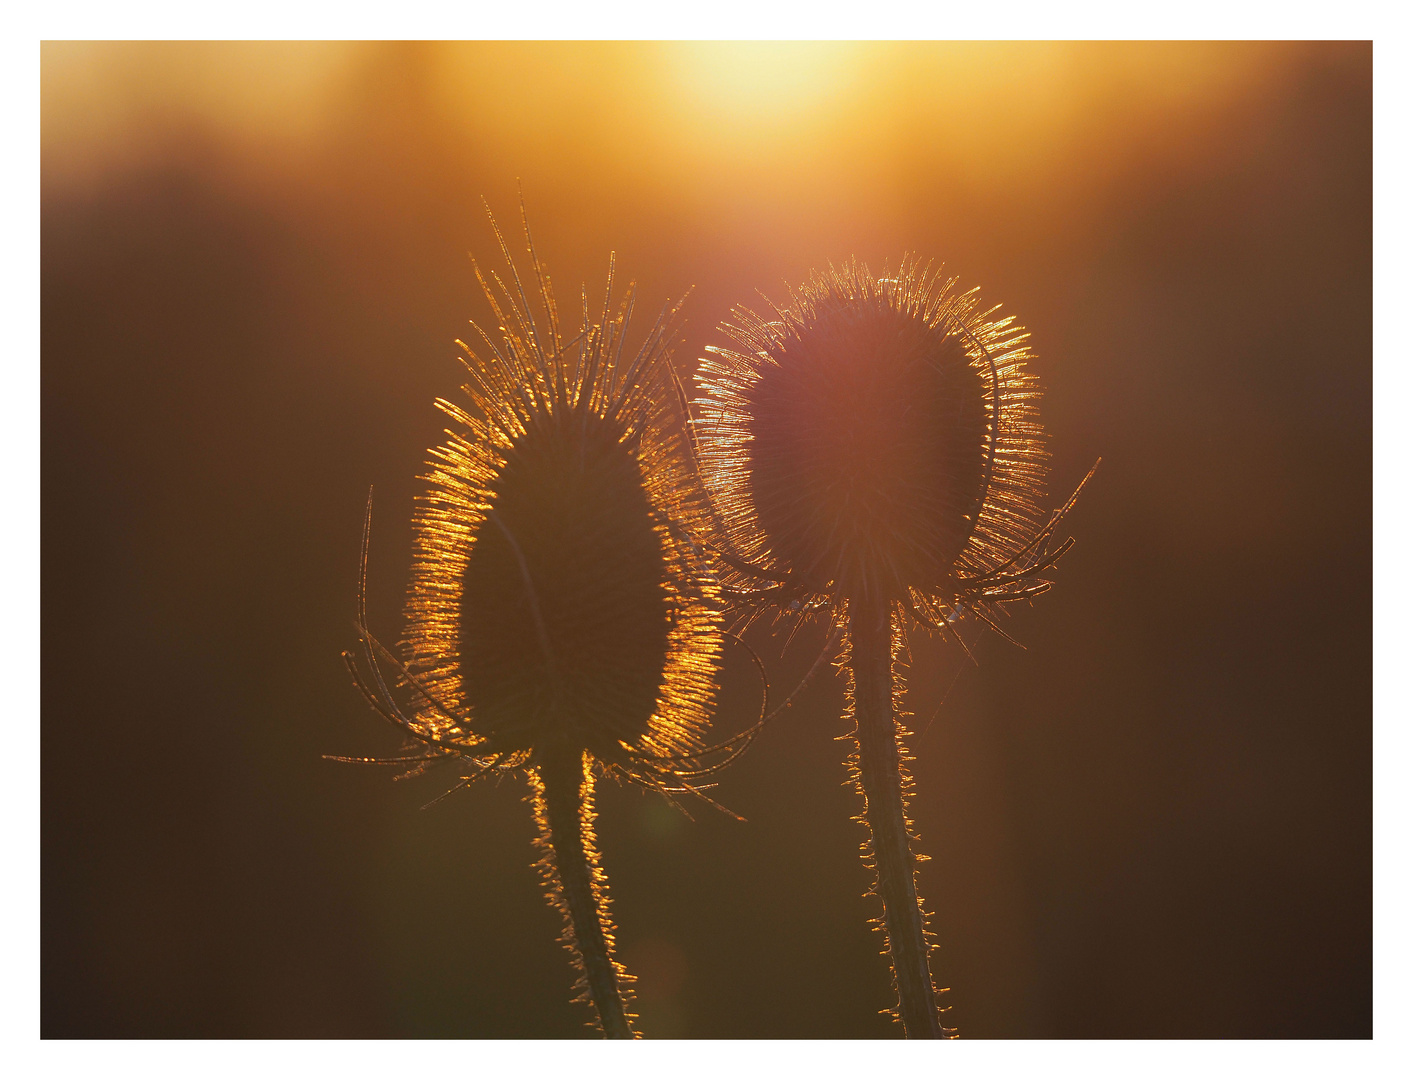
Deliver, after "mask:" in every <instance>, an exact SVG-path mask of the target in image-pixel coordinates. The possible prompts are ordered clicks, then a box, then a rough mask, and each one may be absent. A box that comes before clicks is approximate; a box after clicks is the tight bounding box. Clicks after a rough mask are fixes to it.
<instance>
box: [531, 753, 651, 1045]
mask: <svg viewBox="0 0 1413 1080" xmlns="http://www.w3.org/2000/svg"><path fill="white" fill-rule="evenodd" d="M585 766H586V763H585V760H584V754H583V752H582V751H579V750H577V749H564V750H554V751H550V752H547V753H545V754H544V755H543V756H542V758H541V760H540V764H539V774H540V783H541V785H542V786H543V795H542V796H541V797H542V799H543V814H542V821H541V826H542V828H543V829H544V830H545V831H546V832H547V833H548V836H547V837H546V839H547V840H548V841H549V844H550V847H551V849H552V850H553V852H554V872H555V874H556V875H557V876H558V878H559V891H560V899H561V901H562V903H563V906H564V909H565V914H566V916H567V917H568V919H569V929H570V933H571V935H572V937H573V942H572V944H573V947H574V950H575V951H576V952H577V953H578V954H579V961H580V963H581V965H582V966H583V969H584V980H585V982H586V983H587V985H588V991H589V998H590V999H591V1000H592V1001H593V1004H594V1008H595V1009H596V1010H598V1014H599V1025H600V1026H601V1027H602V1028H603V1033H604V1037H605V1038H608V1039H632V1038H634V1037H635V1036H634V1033H633V1028H632V1026H631V1025H630V1024H629V1022H628V1015H627V1011H626V1010H625V1008H624V1004H623V991H622V988H621V987H620V986H619V976H618V968H617V966H616V965H615V964H614V962H613V955H612V945H611V942H610V939H609V936H608V932H607V930H606V926H607V923H608V918H607V913H606V912H605V911H604V910H603V905H602V903H601V895H600V889H599V888H597V887H596V885H595V881H594V871H595V870H596V869H597V863H598V854H597V852H596V851H595V850H594V847H593V832H592V827H593V826H592V822H593V808H592V799H593V792H594V779H593V774H592V773H590V772H589V770H588V769H587V768H586V767H585Z"/></svg>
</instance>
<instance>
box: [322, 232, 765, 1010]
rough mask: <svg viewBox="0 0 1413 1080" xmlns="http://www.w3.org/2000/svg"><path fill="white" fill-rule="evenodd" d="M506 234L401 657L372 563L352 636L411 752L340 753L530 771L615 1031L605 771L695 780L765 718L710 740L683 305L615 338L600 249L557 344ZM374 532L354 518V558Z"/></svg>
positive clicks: (556, 894)
mask: <svg viewBox="0 0 1413 1080" xmlns="http://www.w3.org/2000/svg"><path fill="white" fill-rule="evenodd" d="M492 225H493V227H494V223H492ZM496 237H497V240H498V241H499V243H500V246H501V251H502V254H503V255H504V257H505V260H506V263H507V266H508V269H509V280H508V281H502V280H501V278H500V277H499V276H498V275H496V274H494V273H492V274H491V275H490V277H489V280H487V278H486V277H485V276H482V274H481V272H480V270H479V269H478V270H477V277H478V280H480V282H481V285H482V288H483V290H484V291H485V294H486V297H487V299H488V300H489V302H490V305H491V308H492V310H493V312H494V314H495V318H496V320H497V330H498V333H497V335H496V336H495V337H492V335H489V334H487V333H485V332H483V331H482V330H481V329H480V328H479V327H477V328H476V330H477V333H478V334H479V335H480V339H481V341H482V342H483V343H484V345H485V352H484V353H482V354H481V355H480V356H477V355H476V354H475V353H473V352H472V351H471V350H470V349H469V348H467V347H466V346H465V345H464V344H462V343H460V342H458V344H462V348H463V349H465V351H466V353H467V360H466V361H465V362H466V366H467V369H468V371H469V372H470V382H469V383H468V384H467V385H466V386H465V387H464V389H465V391H466V393H467V395H468V396H469V398H470V402H471V409H470V410H466V409H462V408H460V407H459V406H457V405H454V404H452V403H450V402H448V401H444V400H439V401H438V402H437V405H438V406H439V407H440V408H441V409H442V411H443V412H445V413H446V414H447V415H448V416H450V417H451V418H452V419H453V420H454V421H456V423H457V425H458V428H459V430H458V431H448V432H447V442H446V443H445V444H444V445H443V446H441V447H440V448H438V449H437V450H435V451H434V452H433V460H432V462H431V469H432V471H431V472H430V473H429V474H428V475H427V477H426V478H425V479H426V480H427V481H428V483H429V490H428V491H427V493H426V494H425V495H424V496H423V497H422V498H421V501H420V504H419V508H418V510H417V514H416V519H415V523H414V524H415V528H416V541H415V557H414V566H413V575H412V576H413V580H412V586H411V591H410V599H409V601H408V605H407V618H408V625H407V630H406V654H405V656H404V657H402V658H399V657H398V656H395V655H394V654H393V653H392V652H391V651H390V650H389V649H387V648H385V647H383V646H382V645H381V644H379V642H378V641H377V639H376V638H375V637H374V636H373V635H372V634H371V633H370V632H369V630H368V626H367V618H366V611H365V607H364V600H363V594H364V585H363V582H362V580H360V587H359V612H358V629H359V635H360V638H361V640H362V645H363V649H362V653H363V655H362V658H361V663H360V662H357V661H355V659H354V657H352V656H351V655H349V654H345V657H346V660H347V661H348V664H349V668H350V670H351V671H352V672H353V675H354V679H355V682H356V683H357V685H358V686H359V688H360V689H361V690H362V691H363V693H364V695H365V696H366V697H367V699H368V701H369V702H370V703H371V704H372V706H373V707H374V708H375V709H376V710H377V711H378V712H379V713H381V714H382V715H383V716H385V717H386V718H387V719H388V720H390V721H391V722H392V723H394V724H396V725H397V726H398V727H399V728H400V729H401V730H402V731H403V732H404V733H405V734H406V735H407V736H408V739H409V741H408V750H407V751H406V752H404V753H401V754H399V755H398V756H396V757H394V758H390V759H341V760H362V761H384V762H390V763H395V764H399V765H403V766H407V767H409V768H410V769H412V770H413V771H420V770H422V769H424V768H426V767H427V766H428V765H429V764H431V763H434V762H439V761H449V762H453V763H456V764H458V765H460V766H461V767H462V768H461V772H462V778H461V780H460V783H459V784H458V785H457V787H461V786H464V785H466V784H470V783H472V782H473V781H475V780H477V779H479V778H481V777H484V776H487V775H491V774H493V773H506V772H515V771H518V772H523V773H524V774H525V775H526V776H527V777H528V779H529V782H530V785H531V800H532V803H533V806H534V814H535V820H536V822H537V823H538V825H539V830H540V836H539V839H538V841H537V844H538V845H539V847H540V848H541V849H542V857H541V858H540V860H539V863H538V865H539V867H540V869H541V871H542V873H543V875H544V880H545V882H546V885H547V886H548V890H549V898H550V899H551V901H552V902H553V903H554V904H555V905H556V906H558V907H559V909H560V910H561V911H562V912H563V913H564V915H565V935H564V939H563V940H564V941H565V944H566V945H567V946H568V947H569V948H570V949H571V951H572V952H573V953H574V955H575V957H576V961H577V963H578V966H579V969H580V980H579V984H578V989H579V991H580V998H579V1000H586V999H587V1000H589V1001H591V1002H592V1003H593V1005H594V1007H595V1010H596V1013H597V1019H598V1021H599V1024H600V1026H601V1030H602V1031H603V1032H604V1034H605V1035H606V1036H608V1037H610V1038H631V1037H633V1035H634V1032H633V1029H632V1023H631V1022H632V1019H633V1017H632V1014H631V1013H629V1012H628V1011H627V1007H626V1002H627V1001H628V997H629V995H628V994H627V988H626V983H627V981H628V980H629V979H630V977H629V976H627V975H626V974H625V972H624V970H623V967H622V966H621V964H619V963H618V961H617V960H615V959H614V955H613V952H614V939H613V931H614V927H613V924H612V922H611V920H610V918H609V912H608V893H607V883H606V879H605V876H604V873H603V870H602V868H601V866H600V863H599V856H598V852H597V850H596V848H595V842H594V828H593V822H594V809H593V790H594V783H595V779H596V777H599V776H612V777H615V778H619V779H626V780H629V781H632V782H636V783H640V784H644V785H646V786H648V787H650V788H652V789H654V790H656V791H659V792H662V793H664V794H666V795H667V796H668V797H669V798H671V797H672V796H673V795H675V794H680V793H684V792H685V793H690V794H693V795H698V796H701V797H702V798H704V799H707V796H705V795H704V794H703V792H702V785H701V781H702V779H703V778H704V777H706V776H707V775H709V774H710V773H711V772H713V771H715V769H717V768H719V767H720V766H721V765H722V764H724V763H725V762H726V761H728V760H729V759H730V758H731V757H732V756H734V754H735V753H736V752H738V751H739V750H740V749H741V748H743V747H744V745H745V743H746V742H748V741H749V738H750V735H751V734H752V733H753V731H754V730H757V729H758V726H757V729H751V731H748V732H745V733H742V735H740V736H737V737H736V738H734V739H730V740H727V741H726V742H724V743H721V744H719V745H717V746H714V747H708V746H706V745H705V743H704V741H703V738H702V735H703V732H704V730H705V728H706V725H707V723H708V719H709V715H710V712H711V708H712V705H713V701H714V695H715V692H716V675H717V667H718V663H719V660H720V656H721V650H722V641H723V636H722V628H721V604H720V598H719V593H718V587H717V585H716V584H715V582H714V580H713V579H712V578H710V577H709V576H708V575H705V574H704V573H703V572H702V561H701V551H700V548H699V547H697V546H695V541H694V540H692V539H691V537H692V536H693V534H694V532H699V533H701V534H702V535H707V534H708V533H709V530H710V517H709V508H708V503H707V499H706V496H705V493H704V492H703V491H702V489H701V487H700V483H699V480H698V477H697V475H696V473H695V471H694V470H693V468H692V464H691V458H690V453H689V451H688V446H687V441H686V434H685V429H684V426H683V423H682V421H683V416H682V402H683V401H684V400H685V399H684V398H683V396H682V394H681V391H680V387H679V386H678V385H677V384H676V382H675V379H674V376H673V373H672V369H671V366H670V362H669V357H668V346H669V337H670V334H671V332H672V326H673V322H674V319H675V315H676V312H677V307H676V306H668V307H667V308H664V310H663V311H662V313H661V314H660V315H659V317H658V319H657V321H656V322H655V323H654V324H653V326H652V328H651V330H650V331H649V332H648V334H647V337H646V339H645V340H644V341H643V342H642V344H641V345H640V346H639V347H638V348H637V349H636V350H635V351H627V350H625V348H624V342H625V337H626V335H627V331H628V324H629V319H630V316H631V312H632V308H633V288H632V286H631V285H630V286H629V289H628V291H627V294H626V296H625V298H624V299H623V301H622V303H621V304H620V305H618V306H617V307H616V309H615V308H614V307H613V306H612V293H613V262H612V259H610V263H609V275H608V285H607V288H606V289H605V293H604V298H603V303H602V309H601V313H600V314H599V317H598V321H597V322H593V321H591V319H590V308H589V300H588V297H587V295H586V294H583V293H582V292H581V304H580V316H581V328H580V330H579V332H578V334H577V335H576V336H574V337H573V338H572V339H571V340H568V341H566V340H565V334H564V332H563V331H562V330H561V326H560V315H559V312H558V309H557V308H556V305H555V300H554V296H553V293H552V291H551V288H550V283H549V280H548V278H547V277H546V275H545V274H544V272H543V269H542V267H541V266H540V264H539V262H538V260H537V259H536V256H535V253H534V246H533V243H532V242H531V240H530V233H529V228H528V225H527V227H526V231H525V238H526V243H527V247H528V248H529V255H530V260H531V263H532V265H533V267H534V289H533V291H534V293H535V294H536V295H537V298H538V303H539V307H540V309H541V310H540V312H539V313H538V315H537V314H536V313H532V311H531V305H530V300H529V295H528V294H527V290H526V288H525V285H524V283H523V282H522V280H521V278H520V276H519V273H518V272H517V270H516V268H515V265H514V261H513V259H512V258H511V255H510V252H509V249H508V248H507V247H506V244H505V241H504V239H503V238H502V237H501V235H500V232H499V230H496ZM367 541H368V532H367V526H366V524H365V532H364V548H363V571H362V573H363V575H364V576H366V567H367ZM383 665H387V666H389V667H391V668H392V669H394V670H395V671H396V672H397V679H396V683H397V684H400V686H401V688H402V690H401V696H402V697H404V698H406V699H407V704H406V705H405V706H404V705H402V704H399V703H398V701H397V700H396V698H395V695H394V693H393V687H391V686H390V685H389V680H388V679H387V678H385V676H384V674H383V671H382V667H383ZM453 790H455V789H453ZM707 801H710V799H707Z"/></svg>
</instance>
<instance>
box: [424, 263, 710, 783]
mask: <svg viewBox="0 0 1413 1080" xmlns="http://www.w3.org/2000/svg"><path fill="white" fill-rule="evenodd" d="M532 257H533V256H532ZM507 260H509V255H508V254H507ZM536 272H537V276H538V278H539V284H540V290H539V291H540V294H541V302H542V306H543V309H544V310H543V314H542V316H541V318H540V320H539V324H537V322H536V319H535V318H534V316H533V315H532V314H531V312H530V309H529V304H528V301H527V300H526V298H525V294H524V290H523V289H522V288H521V287H520V284H519V281H518V278H516V279H515V280H513V281H512V283H511V284H510V285H509V286H506V285H505V284H503V283H501V282H500V280H499V278H496V277H495V276H494V275H493V276H492V278H491V280H489V281H488V280H487V279H486V278H484V277H483V278H482V284H483V287H484V288H485V291H486V295H487V297H488V298H489V299H490V301H491V304H492V307H493V309H494V312H495V315H496V318H497V320H498V322H499V327H498V329H499V340H498V341H497V340H495V339H493V338H492V337H491V336H490V335H488V334H482V335H481V340H482V342H483V343H484V345H485V346H486V348H485V350H484V351H483V352H482V354H481V355H480V356H477V355H476V354H475V353H473V352H472V351H471V350H470V349H469V348H467V347H466V346H464V345H463V348H465V349H466V352H467V354H468V356H467V368H468V370H469V372H470V374H471V381H470V382H469V383H468V384H467V385H466V387H465V388H464V389H465V392H466V393H467V395H468V396H469V398H470V408H469V409H468V408H462V407H460V406H458V405H455V404H453V403H451V402H449V401H445V400H439V401H438V403H437V404H438V406H439V407H440V408H441V409H442V410H443V411H444V412H445V413H447V415H449V416H450V417H452V419H454V420H455V421H457V424H458V426H459V428H460V430H457V431H448V432H447V442H446V443H445V444H444V445H443V446H441V447H439V448H438V449H437V450H435V451H434V452H433V460H432V463H431V464H432V469H431V472H430V473H429V474H428V475H427V477H426V479H427V481H428V483H429V491H428V493H427V494H426V495H425V496H424V497H423V498H422V499H421V501H420V503H419V507H418V510H417V514H416V518H415V522H414V526H415V529H416V540H415V555H414V565H413V580H412V588H411V593H410V599H409V602H408V607H407V615H408V631H407V635H406V640H407V647H408V652H409V656H410V660H409V667H410V668H411V670H412V671H413V672H415V673H416V674H417V678H418V680H419V682H420V684H421V685H422V686H423V687H425V689H426V690H427V691H428V693H427V695H425V696H424V698H423V707H422V708H421V709H420V710H419V711H418V715H417V718H416V722H417V723H418V725H420V726H421V727H423V728H424V729H425V730H426V731H427V732H428V733H430V734H433V735H435V736H436V737H437V738H439V739H442V740H445V741H451V742H467V743H471V744H477V746H476V748H477V753H478V756H485V755H486V754H490V753H496V754H503V755H507V757H508V758H510V759H519V758H523V759H525V760H532V759H533V757H534V755H535V754H536V752H537V751H539V750H541V749H542V748H545V747H572V748H575V749H580V750H583V751H586V752H588V753H590V754H592V755H593V757H594V759H595V760H596V761H597V762H599V763H600V764H601V765H602V766H604V767H606V768H609V769H611V770H614V771H617V772H618V773H619V774H620V775H623V776H627V777H632V778H634V779H639V780H643V781H645V782H653V781H654V780H655V779H657V780H661V779H663V778H665V777H667V776H669V775H670V774H671V772H672V769H671V767H669V766H667V765H665V764H661V763H664V762H667V761H668V760H669V759H672V758H674V757H678V756H682V755H689V754H691V753H692V752H693V751H694V750H699V749H701V748H702V746H703V744H702V734H703V732H704V730H705V728H706V725H707V723H708V720H709V718H710V713H711V708H712V704H713V700H714V696H715V687H716V682H715V679H716V668H717V664H718V661H719V658H720V653H721V648H722V645H721V642H722V638H721V628H720V620H721V616H720V601H719V596H718V595H717V590H716V586H715V584H714V582H713V581H711V580H710V579H709V578H708V577H706V576H705V575H703V574H702V572H701V556H700V552H699V551H698V550H697V548H696V546H695V542H694V540H693V539H692V538H693V535H694V532H696V531H699V530H700V531H703V533H705V532H706V531H709V528H710V518H709V515H708V514H707V513H706V509H705V495H704V493H703V491H702V489H701V487H700V484H699V482H698V479H697V477H696V475H695V472H694V470H693V468H692V466H691V460H690V456H689V453H688V449H687V442H686V436H685V428H684V423H683V419H684V418H683V417H682V415H681V411H680V407H679V405H678V402H679V400H680V395H679V393H678V392H677V390H676V387H675V384H674V377H673V374H672V370H671V367H670V359H669V353H668V343H669V336H670V334H671V332H672V325H673V321H674V318H675V315H676V310H677V309H676V307H670V308H668V309H665V310H664V311H663V313H662V315H661V316H660V317H659V319H658V320H657V322H656V324H655V325H654V326H653V327H652V329H651V330H650V331H649V333H648V336H647V338H646V340H645V341H644V342H643V343H642V344H641V346H640V347H639V348H638V349H637V350H636V351H634V352H627V351H625V348H624V335H625V333H626V332H627V328H628V319H629V315H630V313H631V310H632V288H631V286H630V289H629V293H628V296H627V298H626V299H625V300H624V302H623V303H622V305H621V306H619V307H618V308H617V310H616V311H615V310H614V309H612V308H611V306H610V296H611V293H612V287H613V281H612V266H610V272H609V283H608V289H607V291H606V294H605V297H604V301H603V308H602V314H601V315H600V319H599V321H597V322H592V321H591V320H590V318H589V307H588V301H587V297H585V298H584V301H583V306H582V315H583V326H582V328H581V330H580V331H579V333H578V335H577V336H576V337H574V338H573V339H572V340H571V341H569V342H566V341H565V340H564V339H565V335H564V334H563V333H562V332H561V330H560V326H559V316H558V311H557V309H556V307H555V304H554V299H553V295H552V293H551V292H550V289H549V283H548V279H547V278H546V277H545V276H544V275H543V273H542V272H540V270H539V267H538V264H537V266H536ZM478 274H479V271H478ZM492 282H494V284H492Z"/></svg>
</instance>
